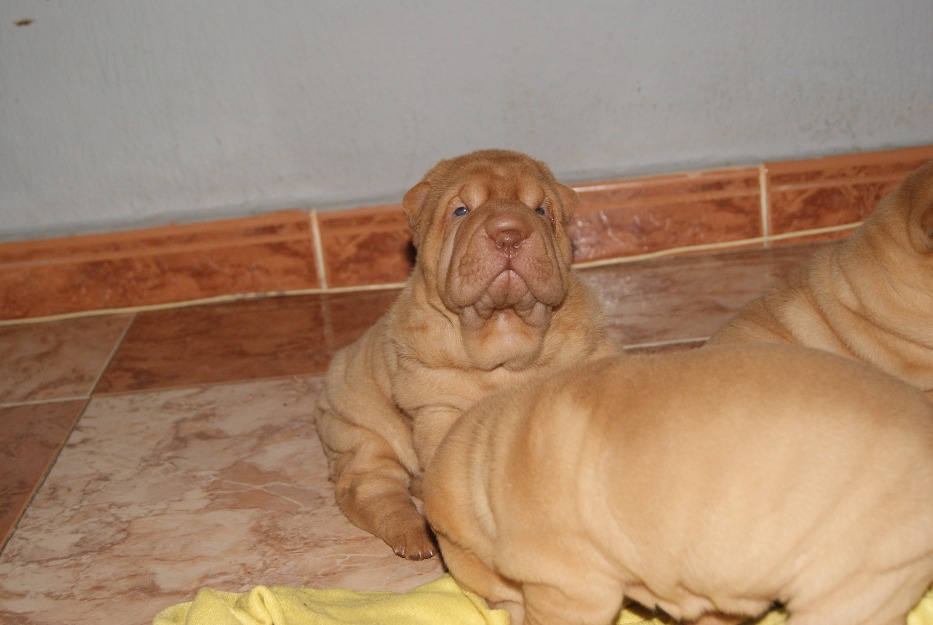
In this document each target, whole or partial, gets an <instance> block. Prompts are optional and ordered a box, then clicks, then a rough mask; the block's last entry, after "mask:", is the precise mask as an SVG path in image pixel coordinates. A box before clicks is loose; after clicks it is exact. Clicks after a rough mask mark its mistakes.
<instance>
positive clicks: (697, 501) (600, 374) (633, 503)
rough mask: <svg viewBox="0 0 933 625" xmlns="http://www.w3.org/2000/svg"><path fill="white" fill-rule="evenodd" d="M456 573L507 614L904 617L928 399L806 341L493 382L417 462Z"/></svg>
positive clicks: (803, 619) (575, 619) (926, 522)
mask: <svg viewBox="0 0 933 625" xmlns="http://www.w3.org/2000/svg"><path fill="white" fill-rule="evenodd" d="M424 503H425V508H424V510H425V515H426V516H427V518H428V520H429V522H430V523H431V526H432V527H433V528H434V530H435V532H436V534H437V537H438V541H439V545H440V549H441V554H442V556H443V558H444V561H445V563H446V564H447V566H448V567H449V569H450V572H451V573H452V574H453V576H454V577H455V578H456V579H457V580H458V581H459V582H460V583H461V584H463V585H464V586H466V587H467V588H469V589H470V590H472V591H474V592H476V593H477V594H480V595H482V596H484V597H486V598H487V599H488V600H489V601H490V602H492V603H493V605H495V606H496V607H504V608H506V609H508V610H509V612H510V614H511V616H512V623H513V625H521V624H522V623H523V622H524V623H527V624H529V625H546V624H554V625H556V624H561V625H566V624H581V625H582V624H586V625H608V624H609V623H611V622H612V621H613V619H614V618H615V617H616V615H617V614H618V612H619V609H620V607H621V604H622V601H623V597H627V598H629V599H632V600H634V601H637V602H639V603H641V604H642V605H645V606H647V607H650V608H654V607H659V608H661V609H662V610H664V611H665V612H667V613H668V614H669V615H671V616H673V617H674V618H676V619H683V620H685V621H687V622H696V623H702V624H703V625H713V624H726V623H739V622H741V621H743V620H744V619H746V618H748V617H750V616H757V615H760V614H762V613H764V612H765V611H767V610H768V608H769V607H771V606H772V605H773V604H774V602H779V603H781V604H782V605H783V606H785V609H786V610H787V611H788V613H789V615H790V616H789V618H788V621H787V623H788V625H904V618H905V615H906V614H907V613H908V611H909V610H910V609H911V608H912V607H913V606H914V605H915V604H916V603H917V601H918V600H919V599H920V597H921V596H922V595H923V592H924V590H925V589H926V588H927V587H928V586H929V585H930V583H931V581H933V404H931V403H930V402H929V401H927V400H926V398H925V397H924V396H923V394H922V393H921V392H920V391H918V390H917V389H915V388H913V387H911V386H909V385H908V384H906V383H904V382H903V381H900V380H898V379H896V378H894V377H892V376H890V375H888V374H885V373H882V372H880V371H878V370H876V369H874V368H872V367H870V366H868V365H865V364H864V363H860V362H857V361H854V360H850V359H847V358H842V357H840V356H837V355H834V354H830V353H828V352H822V351H818V350H811V349H805V348H800V347H791V346H780V345H736V346H725V345H723V346H716V347H708V348H703V349H698V350H694V351H690V352H680V353H673V354H665V355H653V356H645V355H641V356H628V357H625V358H617V357H609V358H604V359H601V360H598V361H595V362H591V363H588V364H586V365H583V366H579V367H574V368H573V370H570V371H566V372H563V373H559V374H557V375H554V376H550V377H547V376H543V377H542V378H541V379H539V380H537V381H535V382H533V383H527V384H524V385H521V386H519V387H517V388H512V389H507V390H505V391H502V392H499V393H495V394H493V395H490V396H488V397H486V398H484V399H482V400H481V401H479V402H478V403H477V404H476V405H475V406H474V407H473V409H472V410H470V411H469V412H468V413H467V414H466V415H464V416H463V417H462V418H461V419H460V421H459V422H458V423H457V424H456V425H455V426H454V427H453V428H452V429H451V431H450V433H449V434H448V436H447V438H446V439H445V440H444V442H443V444H442V445H441V446H440V448H439V449H438V452H437V454H436V455H435V459H434V461H433V463H432V464H431V465H430V466H429V467H428V470H427V472H426V474H425V479H424Z"/></svg>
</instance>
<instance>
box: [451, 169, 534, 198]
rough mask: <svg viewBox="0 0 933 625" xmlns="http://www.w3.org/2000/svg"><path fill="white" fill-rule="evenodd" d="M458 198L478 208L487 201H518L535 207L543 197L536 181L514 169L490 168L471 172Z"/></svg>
mask: <svg viewBox="0 0 933 625" xmlns="http://www.w3.org/2000/svg"><path fill="white" fill-rule="evenodd" d="M458 195H459V197H460V199H461V200H463V201H464V202H465V203H467V204H468V205H470V206H474V207H475V206H480V205H481V204H483V203H484V202H486V201H488V200H495V199H504V200H518V201H520V202H522V203H523V204H525V205H527V206H530V207H537V206H539V205H540V204H541V202H542V201H543V200H544V197H545V191H544V189H543V188H542V186H541V184H540V183H539V181H538V180H536V179H535V178H534V177H533V176H529V175H528V174H527V173H526V172H523V171H516V170H515V169H514V168H507V167H490V168H488V169H483V170H480V171H476V172H473V173H472V175H470V176H469V177H468V179H467V181H466V182H465V183H464V184H463V186H462V187H461V188H460V191H459V194H458Z"/></svg>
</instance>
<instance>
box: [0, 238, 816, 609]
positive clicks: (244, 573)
mask: <svg viewBox="0 0 933 625" xmlns="http://www.w3.org/2000/svg"><path fill="white" fill-rule="evenodd" d="M813 249H814V248H813V247H812V246H801V247H785V248H777V249H774V250H764V251H762V250H755V251H746V252H731V253H723V254H710V255H704V256H692V257H687V256H683V257H673V258H668V259H662V260H653V261H645V262H639V263H631V264H622V265H614V266H610V267H603V268H598V269H586V270H582V271H581V273H582V275H583V276H584V277H585V279H586V280H587V281H588V282H590V283H591V284H592V285H593V286H594V287H595V289H596V290H597V292H598V293H599V294H600V296H601V299H602V301H603V303H604V305H605V308H606V312H607V317H608V324H609V330H610V332H611V334H612V336H613V337H614V338H616V339H618V340H619V341H621V342H622V343H623V344H624V345H626V346H627V347H630V348H632V349H667V348H683V347H689V346H694V345H697V344H699V343H701V342H702V341H703V340H704V339H705V338H706V337H707V336H709V334H710V333H711V332H712V331H713V330H715V329H716V328H717V327H718V325H719V324H720V323H721V322H723V321H724V320H725V319H726V318H727V317H728V316H729V315H730V314H731V313H732V312H733V311H734V310H735V309H736V308H737V307H739V306H740V305H741V304H743V303H744V302H746V301H747V300H749V299H751V298H753V297H754V296H755V295H757V294H758V293H759V292H760V291H761V290H762V289H763V288H764V287H765V286H766V285H767V284H768V283H770V282H771V281H772V280H774V279H776V278H777V277H779V276H780V275H783V274H784V273H785V272H786V270H787V269H788V268H789V267H790V266H792V265H794V264H796V263H798V262H800V261H801V260H802V259H804V258H805V257H806V256H808V255H809V254H810V253H811V252H812V250H813ZM394 297H395V291H367V292H362V293H353V294H339V295H320V296H292V297H282V298H276V299H265V300H254V301H244V302H239V303H233V304H222V305H212V306H199V307H191V308H176V309H172V310H165V311H155V312H145V313H139V314H135V315H128V314H120V315H103V316H97V317H88V318H82V319H71V320H62V321H55V322H47V323H42V324H33V325H15V326H7V327H2V328H0V424H2V426H3V427H0V539H2V540H4V541H5V545H4V547H3V551H2V553H0V622H2V623H5V624H9V625H16V624H40V623H43V624H45V623H47V624H53V623H54V624H60V623H69V624H71V625H83V624H88V625H90V624H92V623H93V624H97V623H121V624H124V625H135V624H140V625H142V624H146V623H150V622H151V620H152V617H153V616H154V615H155V614H156V613H157V612H158V611H159V610H161V609H162V608H165V607H168V606H169V605H172V604H175V603H178V602H181V601H186V600H190V599H191V598H192V597H193V596H194V593H195V592H196V591H197V589H198V588H200V587H202V586H210V587H214V588H218V589H222V590H230V591H240V590H246V589H248V588H250V587H252V586H255V585H258V584H265V585H299V586H311V587H343V588H350V589H358V590H363V589H385V590H406V589H408V588H411V587H413V586H415V585H418V584H420V583H423V582H427V581H429V580H431V579H433V578H435V577H436V576H437V575H439V574H440V572H441V566H440V563H439V562H438V560H437V559H433V560H429V561H425V562H417V563H416V562H409V561H405V560H402V559H399V558H397V557H396V556H395V555H393V554H392V553H391V551H390V550H389V549H388V547H386V546H385V545H384V544H383V543H382V542H381V541H379V540H377V539H375V538H373V537H371V536H369V535H367V534H365V533H363V532H362V531H360V530H357V529H356V528H355V527H353V526H352V525H350V524H349V523H348V522H347V521H345V520H344V519H343V517H342V516H341V515H340V513H339V512H338V510H337V508H336V506H335V504H334V502H333V497H332V493H331V488H330V485H329V484H328V482H327V479H326V470H325V462H324V458H323V454H322V452H321V450H320V448H319V446H318V443H317V440H316V438H315V433H314V429H313V427H312V424H311V422H310V413H311V407H312V405H313V402H314V396H315V393H316V392H317V390H318V389H319V387H320V384H321V373H322V372H323V371H324V370H325V368H326V366H327V363H328V362H329V359H330V357H331V355H332V354H333V352H334V351H335V350H336V349H338V348H340V347H342V346H343V345H346V344H347V343H349V342H351V341H352V340H353V339H355V338H356V337H357V336H358V335H359V334H360V333H361V332H362V331H363V330H364V329H365V328H366V327H367V326H368V325H369V324H370V323H372V321H373V320H374V319H375V318H376V317H378V316H379V315H380V314H381V313H382V312H383V311H384V310H385V309H386V308H387V307H388V306H389V305H390V304H391V302H392V300H393V298H394Z"/></svg>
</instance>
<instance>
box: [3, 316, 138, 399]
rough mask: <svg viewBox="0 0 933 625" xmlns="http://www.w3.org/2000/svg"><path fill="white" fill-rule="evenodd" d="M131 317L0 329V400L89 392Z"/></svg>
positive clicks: (70, 396) (67, 396) (77, 395)
mask: <svg viewBox="0 0 933 625" xmlns="http://www.w3.org/2000/svg"><path fill="white" fill-rule="evenodd" d="M130 319H132V316H131V315H104V316H101V317H86V318H81V319H64V320H61V321H52V322H47V323H35V324H25V325H15V326H7V327H2V328H0V404H2V403H7V404H8V403H15V402H22V401H37V400H53V399H77V398H84V397H88V396H89V395H90V392H91V390H92V388H93V386H94V383H95V382H96V381H97V379H98V377H100V374H101V372H102V371H103V370H104V367H106V366H107V361H108V360H109V358H110V356H111V354H112V353H113V350H114V348H115V347H116V346H117V343H118V341H119V340H120V338H121V337H122V336H123V333H124V332H125V331H126V327H127V324H128V323H129V322H130Z"/></svg>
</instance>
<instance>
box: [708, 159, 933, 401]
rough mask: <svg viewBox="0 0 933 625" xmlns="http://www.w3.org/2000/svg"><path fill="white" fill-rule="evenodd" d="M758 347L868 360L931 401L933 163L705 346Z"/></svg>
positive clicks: (932, 353)
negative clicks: (788, 346) (791, 346)
mask: <svg viewBox="0 0 933 625" xmlns="http://www.w3.org/2000/svg"><path fill="white" fill-rule="evenodd" d="M760 341H765V342H770V343H799V344H801V345H807V346H810V347H817V348H820V349H824V350H827V351H831V352H835V353H837V354H842V355H844V356H849V357H851V358H857V359H859V360H864V361H866V362H870V363H871V364H873V365H875V366H876V367H879V368H881V369H883V370H884V371H887V372H889V373H893V374H894V375H896V376H898V377H900V378H903V379H904V380H907V381H908V382H910V383H911V384H913V385H915V386H917V387H918V388H921V389H923V390H925V391H927V394H928V395H929V396H930V397H933V161H930V162H928V163H927V164H925V165H924V166H923V167H921V168H920V169H918V170H917V171H915V172H913V173H912V174H910V175H909V176H908V177H907V178H906V179H905V180H904V182H903V183H902V184H901V186H900V187H899V188H898V189H897V190H895V191H894V192H893V193H891V194H890V195H888V196H887V197H886V198H885V199H884V200H882V201H881V203H880V204H879V205H878V208H877V209H876V210H875V212H874V213H873V214H872V215H871V216H870V217H869V218H868V219H867V220H866V221H865V222H864V223H863V224H862V225H861V226H860V227H859V228H858V229H857V230H856V231H855V232H853V233H852V235H851V236H850V237H849V238H848V239H846V240H844V241H840V242H838V243H834V244H832V245H830V246H828V247H826V248H824V249H822V250H820V251H819V252H817V253H816V254H815V255H814V256H813V258H812V259H811V260H810V262H809V263H807V264H806V265H804V266H803V267H802V268H800V269H798V270H797V271H795V272H794V273H792V274H791V275H790V276H789V277H788V278H787V279H785V280H784V281H782V282H779V283H777V284H776V285H775V286H773V287H771V288H770V289H769V290H768V291H766V292H765V293H764V295H762V296H761V297H760V298H758V299H756V300H754V301H753V302H751V303H750V304H748V305H746V306H745V307H744V308H742V309H741V310H739V312H738V313H737V314H736V315H735V317H733V318H732V319H731V320H730V321H728V322H726V324H725V325H724V326H723V327H722V328H720V329H719V330H717V331H716V333H715V334H713V336H712V338H710V340H709V343H710V344H716V343H749V342H760Z"/></svg>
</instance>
